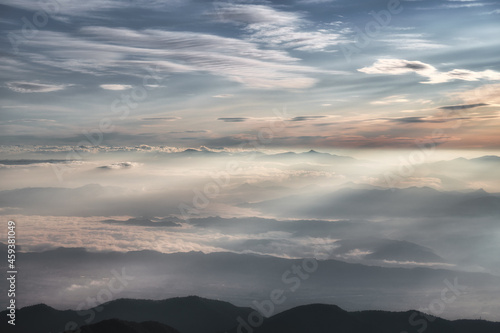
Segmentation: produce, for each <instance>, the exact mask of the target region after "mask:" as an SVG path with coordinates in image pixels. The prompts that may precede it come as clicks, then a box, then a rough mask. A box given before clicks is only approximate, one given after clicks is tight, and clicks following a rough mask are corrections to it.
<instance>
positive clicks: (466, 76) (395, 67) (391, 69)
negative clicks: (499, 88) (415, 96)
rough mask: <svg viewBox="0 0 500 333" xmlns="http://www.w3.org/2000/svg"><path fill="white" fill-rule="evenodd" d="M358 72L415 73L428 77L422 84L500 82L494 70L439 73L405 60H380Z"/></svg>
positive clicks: (422, 64) (464, 70)
mask: <svg viewBox="0 0 500 333" xmlns="http://www.w3.org/2000/svg"><path fill="white" fill-rule="evenodd" d="M358 71H359V72H362V73H366V74H385V75H401V74H407V73H412V72H413V73H417V74H418V75H421V76H423V77H426V78H427V79H428V81H424V82H421V83H428V84H436V83H445V82H449V81H453V80H463V81H478V80H480V79H483V80H491V81H496V80H500V73H499V72H496V71H493V70H485V71H481V72H474V71H470V70H467V69H453V70H451V71H449V72H439V71H438V70H437V69H436V68H435V67H434V66H431V65H429V64H425V63H423V62H420V61H409V60H403V59H379V60H377V61H376V62H375V63H374V64H373V65H372V66H369V67H363V68H360V69H358Z"/></svg>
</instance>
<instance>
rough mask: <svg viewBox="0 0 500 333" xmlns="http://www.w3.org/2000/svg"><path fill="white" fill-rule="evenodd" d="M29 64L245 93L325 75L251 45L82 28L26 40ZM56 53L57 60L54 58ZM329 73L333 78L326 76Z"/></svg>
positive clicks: (302, 84) (181, 34) (202, 36)
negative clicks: (194, 78) (202, 77)
mask: <svg viewBox="0 0 500 333" xmlns="http://www.w3.org/2000/svg"><path fill="white" fill-rule="evenodd" d="M30 48H31V49H32V50H34V51H32V52H26V53H24V54H23V55H25V56H26V57H27V58H28V59H29V61H32V62H34V63H37V64H39V65H40V64H41V65H46V66H50V67H52V68H60V69H63V70H66V71H72V72H80V73H85V74H92V75H96V76H102V75H104V74H120V75H129V76H134V77H140V78H141V79H142V78H144V76H145V75H148V68H149V69H154V71H156V72H157V73H158V74H157V75H159V76H161V77H164V76H165V75H166V74H167V73H207V74H211V75H215V76H221V77H224V78H226V79H227V80H230V81H232V82H238V83H241V84H242V85H245V86H248V87H251V88H260V89H302V88H308V87H311V86H312V85H314V84H315V83H316V81H317V80H316V79H315V78H313V77H311V74H312V73H319V72H321V73H325V71H320V70H318V69H316V68H314V67H310V66H305V65H301V64H299V63H298V61H299V59H298V58H294V57H291V56H290V55H289V54H288V53H286V52H284V51H282V50H273V49H269V48H260V45H259V44H258V43H256V42H252V41H245V40H241V39H237V38H229V37H221V36H217V35H212V34H207V33H197V32H185V31H168V30H159V29H144V30H132V29H125V28H109V27H102V26H88V27H84V28H81V29H80V30H78V31H76V32H72V33H69V32H53V31H46V30H41V31H39V33H38V35H37V38H36V39H34V40H31V41H30ZM54 54H57V59H55V58H54ZM329 73H334V72H333V71H332V72H329Z"/></svg>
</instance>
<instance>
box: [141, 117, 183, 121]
mask: <svg viewBox="0 0 500 333" xmlns="http://www.w3.org/2000/svg"><path fill="white" fill-rule="evenodd" d="M179 119H181V118H180V117H146V118H141V120H142V121H175V120H179Z"/></svg>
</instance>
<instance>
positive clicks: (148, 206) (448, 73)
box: [0, 0, 500, 320]
mask: <svg viewBox="0 0 500 333" xmlns="http://www.w3.org/2000/svg"><path fill="white" fill-rule="evenodd" d="M0 13H1V14H0V31H1V34H0V43H1V44H2V52H1V53H0V57H1V61H0V73H1V74H0V179H1V183H0V218H1V219H2V221H8V220H14V221H16V228H17V229H16V230H17V231H18V236H17V237H18V238H17V241H18V244H19V245H20V248H21V250H19V251H20V254H21V255H20V258H21V259H20V260H23V259H22V258H25V259H24V260H26V261H25V263H26V264H25V266H24V269H25V271H24V272H25V273H24V274H25V275H24V277H22V278H21V280H20V283H21V284H22V285H24V286H28V287H26V289H21V288H20V292H19V295H18V300H19V304H21V305H22V306H25V305H29V304H33V303H34V302H37V303H47V304H49V305H51V306H54V307H57V308H61V309H62V308H66V309H67V308H73V309H74V308H75V307H76V306H78V304H79V303H80V301H81V299H82V298H85V297H87V295H92V294H95V293H96V292H99V288H101V287H100V286H102V285H103V283H105V282H106V281H107V280H106V279H108V280H109V272H110V269H111V268H113V269H116V270H118V271H120V270H121V269H122V268H123V267H126V268H127V269H131V270H135V271H136V272H138V273H137V274H141V278H140V279H138V281H137V282H135V283H134V284H131V286H130V287H129V289H127V290H126V292H125V293H124V294H123V295H126V296H127V297H133V298H154V299H161V298H165V297H169V296H187V295H192V294H199V295H203V296H206V297H212V298H220V299H225V300H230V301H234V302H235V303H237V304H239V305H248V303H249V302H251V301H252V300H255V297H257V296H256V295H262V293H264V294H265V293H267V294H269V293H268V290H267V289H266V288H267V287H272V286H273V284H274V283H276V281H278V280H279V278H280V276H281V274H282V272H279V270H280V269H281V267H287V266H290V265H291V263H292V262H293V260H300V259H303V258H311V257H313V258H316V259H318V260H319V261H321V260H324V263H325V265H324V267H327V268H325V270H324V271H322V272H321V273H319V274H318V275H317V276H316V277H315V278H314V279H312V280H314V281H316V282H314V283H312V284H311V285H309V286H307V287H306V288H304V289H301V290H300V291H299V292H297V294H296V298H295V299H294V300H293V302H292V303H290V304H284V305H283V307H284V308H287V307H288V308H290V307H291V306H292V305H299V304H304V302H306V301H307V302H309V303H311V302H319V301H321V302H327V303H328V302H330V303H336V302H337V303H338V305H343V306H346V307H347V308H349V309H353V310H363V309H388V310H398V311H400V310H408V309H410V308H418V307H425V306H428V304H429V302H430V301H432V300H433V299H434V298H435V297H440V296H439V295H440V294H439V293H440V291H441V290H442V288H443V281H444V279H445V278H446V279H448V280H449V281H453V279H455V278H460V279H462V278H463V279H464V280H463V281H464V282H463V283H465V284H467V285H468V287H470V290H471V292H470V294H469V296H467V297H465V298H462V299H461V300H460V302H457V303H454V304H450V305H449V306H447V311H449V312H445V313H443V314H442V315H443V316H444V317H447V318H464V317H466V318H477V317H483V318H488V319H491V320H499V313H500V312H499V309H500V303H499V301H498V300H499V299H500V297H498V295H499V293H500V291H499V289H498V285H499V283H498V281H500V280H499V279H500V270H499V267H500V262H499V259H498V253H499V252H500V228H499V225H498V218H499V216H500V177H499V175H500V174H499V172H498V170H500V137H499V132H498V128H499V126H500V62H499V57H498V55H499V54H500V41H499V39H498V38H495V36H499V35H500V24H499V22H500V21H499V18H500V3H498V2H496V1H486V0H484V1H480V0H441V1H436V0H432V1H427V0H412V1H410V0H407V1H397V0H384V1H379V0H356V1H347V0H294V1H287V0H281V1H270V0H269V1H266V0H262V1H259V0H234V1H229V0H227V1H197V0H185V1H181V0H169V1H155V0H150V1H146V0H134V1H117V0H91V1H85V2H84V1H76V0H68V1H56V0H45V1H41V2H38V1H25V0H19V1H14V0H4V1H3V2H2V4H1V5H0ZM0 243H3V241H2V240H0ZM2 246H4V244H0V250H2V251H3V250H4V247H2ZM224 253H225V254H224ZM142 256H143V257H144V263H143V262H142V260H143V259H142ZM82 258H83V259H82ZM113 258H121V259H120V260H119V261H115V260H114V259H113ZM158 258H162V260H165V262H166V263H167V262H170V260H172V264H173V265H174V264H175V265H178V264H179V262H184V261H183V260H185V262H187V263H188V264H187V265H180V266H178V267H177V266H175V267H177V268H176V269H171V270H169V266H168V265H165V267H163V266H162V268H161V269H159V268H158V267H157V266H158V265H157V264H158V260H159V259H158ZM176 258H181V259H182V260H181V259H176ZM266 258H267V259H266ZM267 260H275V261H276V263H279V265H278V264H277V265H273V266H272V268H273V269H272V270H268V269H267V268H268V266H266V265H268V263H269V261H267ZM201 262H203V263H205V262H206V264H204V265H199V263H201ZM247 262H248V263H252V264H251V265H250V264H249V266H245V263H247ZM4 264H5V263H3V262H2V263H0V267H3V266H2V265H4ZM235 264H238V267H239V270H238V269H237V270H232V267H234V265H235ZM254 264H255V267H256V270H255V271H252V272H250V273H249V272H248V270H249V267H254V266H252V265H254ZM38 265H47V267H50V269H45V268H44V269H42V270H41V269H40V268H39V266H38ZM212 265H214V266H212ZM44 267H45V266H44ZM61 267H69V268H70V269H67V270H66V269H64V270H63V269H61ZM172 267H174V266H172ZM339 267H340V268H339ZM139 268H140V269H139ZM191 268H192V269H193V270H194V271H196V274H193V270H191ZM177 269H178V270H177ZM358 269H359V270H366V272H369V271H370V272H372V271H371V270H372V269H373V270H374V271H377V272H378V273H377V274H380V281H385V282H384V283H385V284H383V286H381V285H379V284H378V282H377V281H371V280H370V279H368V280H366V279H364V278H365V277H367V276H370V274H371V273H370V274H368V273H366V274H365V273H362V274H360V273H359V272H360V271H358ZM339 270H340V271H339ZM344 270H345V271H344ZM174 271H175V272H174ZM339 272H340V273H342V274H344V275H342V274H339V275H338V276H339V278H338V279H339V280H338V281H337V280H335V281H337V282H338V284H335V285H332V284H330V283H329V281H330V280H329V279H330V278H331V274H334V273H335V274H337V273H339ZM393 272H398V274H393ZM415 272H419V274H421V275H419V274H416V275H415V274H414V273H415ZM248 274H250V275H248ZM252 274H253V275H252ZM204 276H210V277H211V279H212V280H207V281H205V282H203V281H201V280H200V279H201V278H200V277H204ZM242 276H244V278H242ZM340 276H344V277H345V278H344V279H343V281H342V279H341V278H340ZM358 276H361V277H362V278H360V280H357V277H358ZM408 276H411V277H412V278H411V279H408V278H406V277H408ZM254 281H259V283H257V284H256V283H254ZM357 281H360V282H359V283H360V285H359V288H357V286H356V283H357ZM387 281H390V282H387ZM460 281H462V280H460ZM393 282H394V283H393ZM486 282H487V283H486ZM344 283H347V284H349V288H350V289H349V292H347V293H346V291H345V290H343V289H342V286H343V285H344ZM351 284H352V285H351ZM175 286H177V289H176V287H175ZM2 288H4V286H3V285H0V292H2V293H3V291H2V290H3V289H2ZM96 288H97V289H96ZM165 290H168V292H166V291H165ZM269 290H272V289H269ZM217 293H219V294H217ZM123 295H122V296H123ZM436 295H437V296H436ZM119 296H120V295H117V296H116V297H119ZM259 297H260V296H259ZM291 299H292V298H291ZM409 299H411V302H410V301H408V300H409ZM339 302H340V303H339ZM0 306H3V303H1V302H0Z"/></svg>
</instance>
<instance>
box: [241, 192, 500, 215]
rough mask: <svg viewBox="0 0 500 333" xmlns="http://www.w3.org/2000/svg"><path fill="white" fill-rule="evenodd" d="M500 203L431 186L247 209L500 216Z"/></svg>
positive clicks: (279, 202) (304, 198) (303, 199)
mask: <svg viewBox="0 0 500 333" xmlns="http://www.w3.org/2000/svg"><path fill="white" fill-rule="evenodd" d="M499 203H500V198H498V197H496V196H495V195H492V194H488V193H486V192H485V193H484V194H482V193H460V192H440V191H437V190H435V189H432V188H429V187H410V188H405V189H383V190H381V189H351V188H345V189H341V190H338V191H335V192H333V193H329V194H326V195H325V194H318V195H311V194H307V195H303V196H301V195H293V196H288V197H284V198H280V199H275V200H267V201H261V202H258V203H254V204H247V205H243V206H250V207H252V208H257V209H260V210H261V211H263V212H266V213H273V214H279V215H284V213H283V212H286V213H285V214H286V216H293V217H306V216H307V217H309V218H311V217H312V218H335V217H356V216H357V217H371V218H373V217H378V216H395V217H423V216H462V215H464V214H465V215H471V216H484V215H486V216H487V215H500V204H499ZM458 207H461V208H460V209H458ZM457 209H458V210H457Z"/></svg>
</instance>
